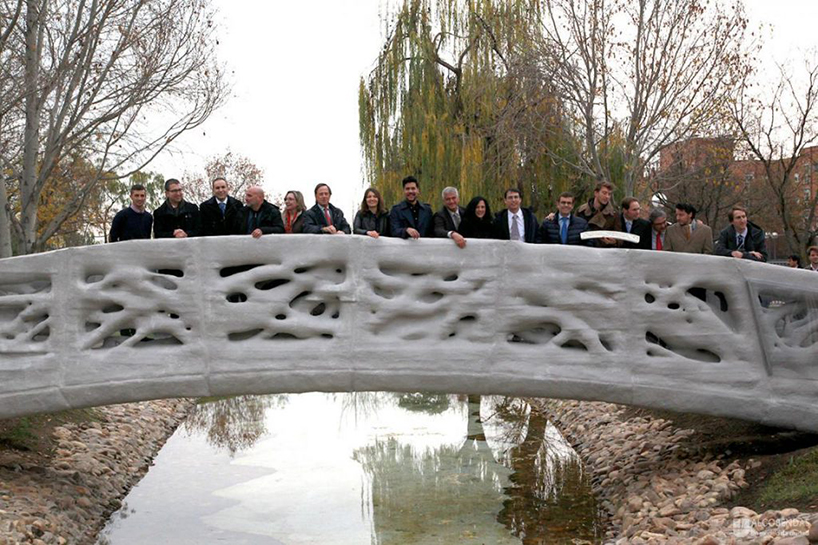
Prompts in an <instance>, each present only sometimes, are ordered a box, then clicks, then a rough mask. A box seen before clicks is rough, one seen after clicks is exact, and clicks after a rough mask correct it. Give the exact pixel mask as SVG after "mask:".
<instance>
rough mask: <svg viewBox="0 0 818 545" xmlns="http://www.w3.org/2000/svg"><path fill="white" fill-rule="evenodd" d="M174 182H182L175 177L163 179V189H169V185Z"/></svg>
mask: <svg viewBox="0 0 818 545" xmlns="http://www.w3.org/2000/svg"><path fill="white" fill-rule="evenodd" d="M174 184H179V185H182V182H180V181H179V180H177V179H176V178H168V179H167V180H165V191H167V190H168V189H170V186H172V185H174Z"/></svg>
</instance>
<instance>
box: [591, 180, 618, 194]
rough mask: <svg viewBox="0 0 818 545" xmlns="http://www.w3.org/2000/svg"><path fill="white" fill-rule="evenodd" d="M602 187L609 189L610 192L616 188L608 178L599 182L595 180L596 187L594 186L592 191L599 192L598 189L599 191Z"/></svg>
mask: <svg viewBox="0 0 818 545" xmlns="http://www.w3.org/2000/svg"><path fill="white" fill-rule="evenodd" d="M603 187H606V188H608V189H609V190H610V192H611V193H613V192H614V190H615V189H616V188H615V187H614V185H613V184H612V183H611V182H609V181H608V180H600V181H599V182H597V183H596V188H594V193H599V191H600V190H601V189H602V188H603Z"/></svg>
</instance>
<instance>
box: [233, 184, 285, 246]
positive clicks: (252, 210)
mask: <svg viewBox="0 0 818 545" xmlns="http://www.w3.org/2000/svg"><path fill="white" fill-rule="evenodd" d="M244 204H245V205H246V206H244V208H242V209H241V210H240V211H239V220H238V221H239V225H240V226H241V233H243V234H247V235H251V236H252V237H253V238H260V237H261V235H271V234H274V233H279V234H280V233H283V232H284V222H283V221H282V220H281V212H279V211H278V208H276V207H275V206H273V205H272V204H270V203H269V202H267V201H266V200H265V199H264V190H263V189H261V188H260V187H258V186H255V185H254V186H251V187H248V188H247V191H246V192H245V193H244Z"/></svg>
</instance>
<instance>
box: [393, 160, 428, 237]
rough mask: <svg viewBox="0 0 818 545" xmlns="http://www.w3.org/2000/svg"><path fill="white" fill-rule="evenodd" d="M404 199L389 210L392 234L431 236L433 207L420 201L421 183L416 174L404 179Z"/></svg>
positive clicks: (394, 235) (396, 235)
mask: <svg viewBox="0 0 818 545" xmlns="http://www.w3.org/2000/svg"><path fill="white" fill-rule="evenodd" d="M403 196H404V200H403V201H401V202H399V203H398V204H396V205H395V206H393V207H392V210H390V211H389V225H390V227H391V229H392V236H393V237H398V238H414V239H418V238H421V237H424V238H425V237H430V236H433V234H434V222H433V221H432V216H433V214H432V207H431V206H429V205H428V204H426V203H423V202H420V200H419V199H418V198H419V197H420V184H419V183H418V181H417V179H416V178H415V177H414V176H407V177H406V178H404V179H403Z"/></svg>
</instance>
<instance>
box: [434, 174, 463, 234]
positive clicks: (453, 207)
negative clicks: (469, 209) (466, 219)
mask: <svg viewBox="0 0 818 545" xmlns="http://www.w3.org/2000/svg"><path fill="white" fill-rule="evenodd" d="M441 197H442V198H443V208H441V209H440V210H439V211H438V212H436V213H435V215H434V217H433V218H432V223H434V234H435V237H437V238H450V239H452V240H453V241H454V243H455V244H457V247H458V248H465V247H466V238H465V237H464V236H463V235H461V234H460V233H458V232H457V230H458V229H459V228H460V220H461V219H462V218H463V214H464V213H465V212H466V210H465V209H464V208H463V207H462V206H460V194H459V193H458V192H457V188H455V187H447V188H445V189H443V193H442V194H441Z"/></svg>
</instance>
